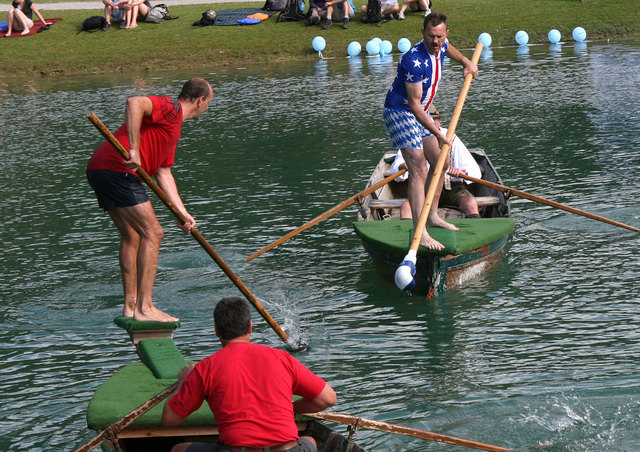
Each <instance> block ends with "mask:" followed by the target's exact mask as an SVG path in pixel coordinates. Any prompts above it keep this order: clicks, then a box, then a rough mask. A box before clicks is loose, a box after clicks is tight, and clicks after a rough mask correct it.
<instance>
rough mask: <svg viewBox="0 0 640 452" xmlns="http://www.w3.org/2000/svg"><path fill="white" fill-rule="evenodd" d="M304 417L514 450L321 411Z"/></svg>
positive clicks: (476, 445)
mask: <svg viewBox="0 0 640 452" xmlns="http://www.w3.org/2000/svg"><path fill="white" fill-rule="evenodd" d="M303 416H307V417H311V418H314V419H322V420H325V421H330V422H335V423H337V424H343V425H349V426H351V427H356V428H367V429H369V430H378V431H380V432H388V433H395V434H398V435H405V436H412V437H414V438H422V439H427V440H430V441H438V442H441V443H447V444H455V445H456V446H464V447H469V448H472V449H480V450H488V451H494V452H502V451H507V450H513V449H507V448H505V447H500V446H493V445H491V444H485V443H479V442H477V441H470V440H468V439H463V438H456V437H455V436H448V435H443V434H440V433H433V432H429V431H426V430H420V429H417V428H411V427H405V426H403V425H397V424H390V423H388V422H381V421H375V420H372V419H365V418H361V417H356V416H352V415H350V414H341V413H329V412H327V411H320V412H318V413H304V414H303Z"/></svg>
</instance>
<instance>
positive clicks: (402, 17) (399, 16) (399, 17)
mask: <svg viewBox="0 0 640 452" xmlns="http://www.w3.org/2000/svg"><path fill="white" fill-rule="evenodd" d="M398 20H404V13H403V12H402V11H400V12H399V13H398Z"/></svg>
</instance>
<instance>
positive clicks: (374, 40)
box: [372, 38, 382, 45]
mask: <svg viewBox="0 0 640 452" xmlns="http://www.w3.org/2000/svg"><path fill="white" fill-rule="evenodd" d="M372 41H373V42H377V43H378V45H380V44H382V39H380V38H373V39H372Z"/></svg>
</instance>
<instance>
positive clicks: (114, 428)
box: [75, 382, 178, 452]
mask: <svg viewBox="0 0 640 452" xmlns="http://www.w3.org/2000/svg"><path fill="white" fill-rule="evenodd" d="M177 387H178V382H175V383H174V384H172V385H171V386H169V387H168V388H166V389H165V390H163V391H162V392H159V393H158V394H156V395H154V396H153V397H151V398H150V399H149V400H147V401H146V402H144V403H143V404H142V405H140V406H139V407H137V408H136V409H134V410H133V411H131V412H130V413H129V414H127V415H125V416H124V417H123V418H121V419H120V420H119V421H116V422H114V423H113V424H111V425H110V426H109V427H107V428H105V429H104V430H102V432H100V433H99V434H98V435H97V436H95V437H94V438H93V439H91V440H89V441H87V442H86V443H85V444H83V445H82V446H80V447H79V448H77V449H76V450H75V452H90V451H92V450H93V449H95V448H96V447H98V446H99V445H100V444H102V443H103V442H105V441H106V440H107V439H109V437H111V436H114V435H116V434H117V433H118V432H119V431H120V430H122V429H123V428H126V427H128V426H129V425H131V423H132V422H133V421H135V420H136V419H138V418H139V417H140V416H142V415H143V414H144V413H146V412H147V411H149V410H150V409H151V408H153V407H154V406H156V405H157V404H159V403H160V402H162V401H163V400H164V399H166V398H167V397H168V396H169V395H170V394H171V393H172V392H173V391H174V390H175V389H176V388H177Z"/></svg>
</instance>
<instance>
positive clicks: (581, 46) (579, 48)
mask: <svg viewBox="0 0 640 452" xmlns="http://www.w3.org/2000/svg"><path fill="white" fill-rule="evenodd" d="M573 53H574V55H586V54H587V43H586V42H576V43H575V44H573Z"/></svg>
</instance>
